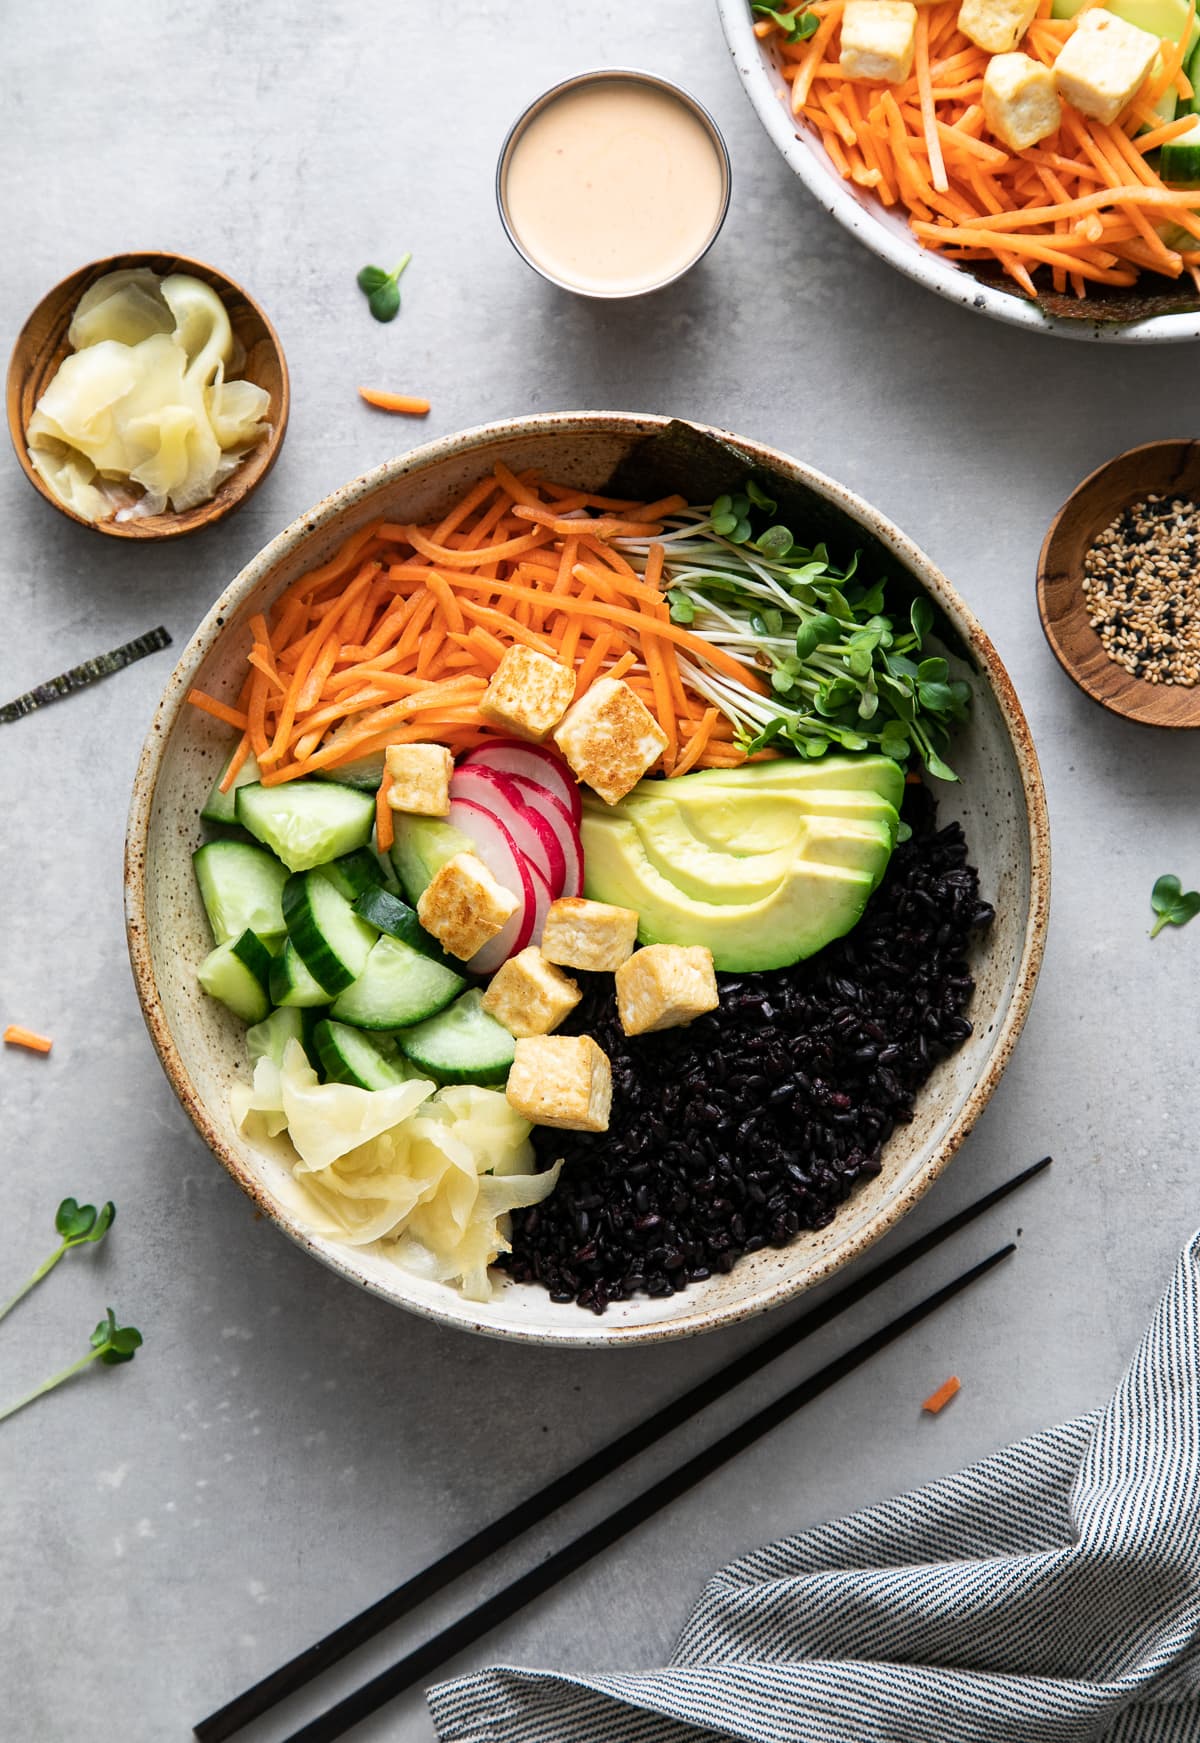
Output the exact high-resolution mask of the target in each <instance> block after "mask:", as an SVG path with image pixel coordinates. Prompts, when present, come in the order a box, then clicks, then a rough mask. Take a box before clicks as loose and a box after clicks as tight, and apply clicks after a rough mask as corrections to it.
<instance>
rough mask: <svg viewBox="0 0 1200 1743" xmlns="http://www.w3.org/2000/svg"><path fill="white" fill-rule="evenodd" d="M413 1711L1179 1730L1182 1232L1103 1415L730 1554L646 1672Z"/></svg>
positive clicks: (583, 1735)
mask: <svg viewBox="0 0 1200 1743" xmlns="http://www.w3.org/2000/svg"><path fill="white" fill-rule="evenodd" d="M429 1704H430V1708H431V1710H432V1713H433V1718H434V1722H435V1724H436V1726H437V1730H438V1735H439V1737H440V1738H441V1739H442V1743H716V1740H717V1739H723V1738H725V1739H727V1738H735V1739H740V1740H745V1743H1076V1740H1082V1739H1084V1738H1103V1739H1104V1740H1105V1743H1200V1234H1197V1235H1196V1236H1194V1237H1193V1239H1192V1241H1191V1242H1190V1244H1189V1245H1188V1247H1187V1248H1186V1249H1185V1251H1184V1253H1183V1256H1182V1258H1181V1259H1180V1262H1179V1266H1178V1269H1177V1270H1176V1272H1175V1276H1174V1278H1173V1279H1172V1281H1171V1285H1170V1287H1169V1288H1168V1290H1167V1292H1166V1294H1165V1295H1164V1296H1163V1299H1162V1301H1161V1302H1160V1303H1159V1306H1158V1310H1157V1312H1156V1313H1155V1316H1154V1319H1153V1322H1152V1323H1151V1325H1150V1329H1149V1330H1148V1331H1147V1333H1146V1335H1145V1337H1144V1339H1143V1340H1142V1344H1141V1347H1140V1349H1139V1350H1138V1352H1137V1354H1136V1356H1135V1357H1134V1359H1133V1362H1132V1363H1131V1364H1130V1367H1129V1370H1128V1372H1127V1373H1126V1375H1125V1378H1124V1379H1123V1380H1122V1382H1121V1384H1120V1386H1119V1387H1118V1389H1117V1392H1116V1394H1115V1396H1114V1397H1113V1399H1112V1401H1111V1403H1110V1404H1109V1405H1108V1407H1107V1409H1105V1410H1104V1411H1102V1412H1099V1413H1097V1414H1095V1415H1091V1416H1085V1417H1081V1418H1080V1419H1079V1420H1078V1421H1075V1422H1068V1423H1065V1424H1064V1425H1063V1426H1062V1427H1060V1428H1054V1429H1050V1430H1048V1431H1047V1432H1045V1433H1043V1434H1037V1435H1034V1436H1033V1437H1032V1438H1030V1439H1029V1440H1024V1441H1019V1442H1018V1443H1017V1444H1016V1445H1015V1446H1012V1447H1009V1448H1007V1449H1006V1450H1005V1451H1004V1452H1000V1453H997V1454H995V1455H994V1456H993V1457H992V1458H988V1459H984V1460H983V1461H982V1463H980V1464H977V1465H973V1466H971V1467H970V1468H969V1469H968V1470H965V1471H961V1472H959V1473H958V1475H956V1476H952V1477H947V1478H945V1479H944V1480H942V1481H941V1482H937V1483H932V1484H930V1485H929V1487H928V1488H924V1489H918V1490H917V1491H915V1492H914V1493H913V1494H910V1495H904V1496H901V1497H900V1498H899V1499H897V1500H894V1501H888V1502H886V1503H885V1504H884V1505H882V1506H879V1507H872V1508H869V1509H868V1510H867V1511H866V1512H863V1513H857V1514H854V1515H853V1516H852V1517H851V1518H849V1519H842V1520H839V1521H837V1522H836V1523H834V1524H830V1525H822V1526H820V1527H818V1528H817V1529H816V1530H814V1531H806V1532H803V1533H801V1534H800V1535H799V1536H797V1537H790V1538H786V1539H784V1541H783V1542H781V1543H776V1544H772V1545H771V1546H770V1547H769V1548H766V1549H760V1550H756V1551H755V1552H754V1553H753V1554H751V1555H748V1556H745V1557H744V1558H743V1559H742V1560H741V1561H737V1562H734V1563H732V1564H731V1565H730V1566H729V1567H727V1568H725V1569H724V1570H723V1571H722V1572H721V1573H719V1574H718V1575H717V1576H716V1577H715V1579H713V1580H712V1581H711V1582H710V1584H709V1586H708V1588H707V1589H706V1591H705V1592H704V1594H703V1596H702V1597H701V1599H700V1602H699V1603H698V1605H697V1606H696V1609H695V1611H694V1613H693V1615H692V1617H691V1619H690V1620H689V1622H688V1624H687V1626H686V1627H685V1628H684V1631H683V1635H682V1637H681V1639H680V1641H679V1644H678V1646H677V1648H676V1650H675V1653H674V1655H673V1656H672V1659H671V1662H670V1664H669V1665H667V1666H666V1667H665V1668H664V1669H662V1670H654V1671H647V1672H641V1673H637V1674H631V1675H603V1676H568V1675H564V1674H560V1673H558V1672H553V1671H536V1670H517V1669H506V1668H505V1669H494V1670H487V1671H482V1672H480V1673H478V1674H477V1675H474V1676H467V1677H462V1678H460V1679H459V1680H458V1681H455V1682H449V1683H443V1684H441V1685H440V1686H439V1687H437V1688H434V1689H432V1690H431V1691H430V1694H429Z"/></svg>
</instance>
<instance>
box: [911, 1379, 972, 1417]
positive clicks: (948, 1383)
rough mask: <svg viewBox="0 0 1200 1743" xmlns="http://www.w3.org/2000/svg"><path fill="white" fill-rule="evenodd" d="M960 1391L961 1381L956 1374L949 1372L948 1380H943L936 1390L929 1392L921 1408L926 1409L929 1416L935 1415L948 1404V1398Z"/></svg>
mask: <svg viewBox="0 0 1200 1743" xmlns="http://www.w3.org/2000/svg"><path fill="white" fill-rule="evenodd" d="M961 1391H962V1381H961V1380H960V1379H959V1377H958V1375H957V1374H951V1376H950V1378H949V1379H948V1380H943V1381H942V1384H941V1385H940V1386H939V1387H938V1389H937V1391H936V1392H931V1393H930V1395H929V1397H928V1398H927V1399H926V1400H925V1402H924V1404H922V1406H921V1409H922V1410H928V1412H929V1414H930V1415H931V1416H936V1415H937V1414H938V1413H939V1411H942V1410H944V1409H945V1408H946V1406H947V1404H949V1402H950V1400H951V1399H952V1398H953V1397H954V1396H955V1395H956V1393H959V1392H961Z"/></svg>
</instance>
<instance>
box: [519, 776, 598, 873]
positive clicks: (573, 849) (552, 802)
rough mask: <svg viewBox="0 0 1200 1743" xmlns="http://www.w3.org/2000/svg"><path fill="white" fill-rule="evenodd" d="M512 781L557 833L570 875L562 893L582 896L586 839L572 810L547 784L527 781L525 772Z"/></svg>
mask: <svg viewBox="0 0 1200 1743" xmlns="http://www.w3.org/2000/svg"><path fill="white" fill-rule="evenodd" d="M513 784H514V786H517V787H519V788H520V790H521V795H522V797H523V798H524V799H525V800H526V801H527V803H528V804H530V805H536V806H537V807H538V811H539V814H540V815H541V816H542V817H543V818H544V819H545V821H546V822H547V823H548V824H549V825H550V827H551V829H553V831H554V833H555V834H556V835H557V836H558V842H559V846H560V847H561V848H562V850H563V855H564V857H565V859H566V862H567V875H566V877H565V878H564V880H563V886H562V889H561V890H560V891H559V894H560V895H563V896H582V894H583V841H582V838H581V837H580V834H579V830H578V829H577V828H576V826H575V824H574V823H572V821H571V814H570V812H569V811H568V810H567V808H566V806H565V805H564V804H563V802H562V800H561V799H556V798H555V797H554V794H553V793H550V792H547V790H546V789H545V787H538V786H537V785H535V783H534V782H533V781H527V780H526V779H525V777H524V775H514V776H513Z"/></svg>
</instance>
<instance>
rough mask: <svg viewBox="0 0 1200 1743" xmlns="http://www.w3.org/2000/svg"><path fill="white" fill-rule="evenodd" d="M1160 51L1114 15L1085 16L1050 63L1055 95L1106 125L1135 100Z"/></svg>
mask: <svg viewBox="0 0 1200 1743" xmlns="http://www.w3.org/2000/svg"><path fill="white" fill-rule="evenodd" d="M1161 48H1162V43H1161V42H1160V40H1159V38H1158V37H1157V36H1151V34H1150V32H1149V31H1148V30H1139V29H1138V27H1137V25H1136V24H1126V22H1125V20H1124V19H1123V18H1118V17H1116V15H1115V14H1114V13H1112V12H1103V11H1100V10H1099V9H1096V10H1094V11H1091V12H1085V13H1084V14H1083V16H1082V17H1081V18H1080V20H1079V22H1078V23H1077V24H1076V26H1075V29H1074V30H1073V31H1072V32H1071V34H1070V36H1069V37H1068V38H1067V40H1066V42H1065V43H1064V44H1063V46H1062V48H1061V50H1060V51H1059V56H1058V59H1057V60H1056V61H1055V63H1054V83H1055V86H1056V87H1057V89H1058V94H1059V96H1060V97H1062V98H1064V99H1065V100H1066V101H1067V102H1068V103H1071V104H1073V105H1074V107H1075V108H1076V109H1078V110H1079V112H1080V114H1082V115H1091V116H1092V117H1093V118H1094V119H1095V120H1097V121H1099V122H1102V123H1103V124H1105V125H1107V124H1108V123H1109V122H1111V121H1115V120H1116V118H1117V116H1118V115H1119V114H1120V113H1121V111H1122V109H1124V108H1125V106H1126V105H1127V104H1128V103H1130V102H1131V101H1132V100H1133V98H1134V97H1136V96H1137V93H1138V91H1139V90H1140V89H1141V87H1142V85H1143V84H1144V83H1145V81H1146V77H1147V75H1148V74H1149V72H1150V69H1151V68H1152V67H1153V65H1154V63H1155V61H1156V59H1157V58H1158V54H1159V50H1160V49H1161Z"/></svg>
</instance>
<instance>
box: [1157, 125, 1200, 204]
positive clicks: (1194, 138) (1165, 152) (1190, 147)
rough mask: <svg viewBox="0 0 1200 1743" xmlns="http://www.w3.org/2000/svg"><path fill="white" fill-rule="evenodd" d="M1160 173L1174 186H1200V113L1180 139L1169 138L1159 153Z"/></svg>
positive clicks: (1165, 180) (1164, 179)
mask: <svg viewBox="0 0 1200 1743" xmlns="http://www.w3.org/2000/svg"><path fill="white" fill-rule="evenodd" d="M1158 173H1159V175H1160V176H1161V177H1162V179H1163V181H1164V182H1169V183H1170V184H1171V186H1172V187H1177V188H1194V187H1200V115H1197V117H1196V119H1195V120H1194V121H1193V122H1192V125H1191V126H1190V127H1189V128H1188V130H1187V132H1186V133H1181V134H1180V135H1179V138H1178V139H1168V141H1167V143H1166V144H1165V145H1164V146H1163V148H1162V150H1161V151H1160V152H1159V154H1158Z"/></svg>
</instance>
